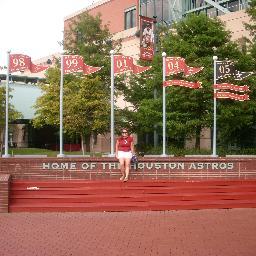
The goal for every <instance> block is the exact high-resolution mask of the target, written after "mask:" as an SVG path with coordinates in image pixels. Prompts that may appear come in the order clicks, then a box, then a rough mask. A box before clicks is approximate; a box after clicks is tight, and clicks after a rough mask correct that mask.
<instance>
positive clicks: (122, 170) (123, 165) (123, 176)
mask: <svg viewBox="0 0 256 256" xmlns="http://www.w3.org/2000/svg"><path fill="white" fill-rule="evenodd" d="M119 164H120V170H121V174H122V177H121V178H120V180H124V178H125V159H124V158H119Z"/></svg>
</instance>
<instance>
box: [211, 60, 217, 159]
mask: <svg viewBox="0 0 256 256" xmlns="http://www.w3.org/2000/svg"><path fill="white" fill-rule="evenodd" d="M217 60H218V57H217V56H213V74H214V79H213V80H214V85H215V84H216V83H217V79H216V62H217ZM213 93H214V95H213V139H212V157H217V153H216V139H217V120H216V114H217V113H216V112H217V100H216V98H215V94H216V93H217V90H216V89H214V90H213Z"/></svg>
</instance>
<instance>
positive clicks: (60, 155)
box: [57, 154, 65, 157]
mask: <svg viewBox="0 0 256 256" xmlns="http://www.w3.org/2000/svg"><path fill="white" fill-rule="evenodd" d="M57 157H65V155H64V154H58V155H57Z"/></svg>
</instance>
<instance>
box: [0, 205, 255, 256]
mask: <svg viewBox="0 0 256 256" xmlns="http://www.w3.org/2000/svg"><path fill="white" fill-rule="evenodd" d="M0 255H1V256H12V255H15V256H30V255H31V256H32V255H33V256H35V255H38V256H41V255H44V256H48V255H49V256H71V255H72V256H80V255H81V256H87V255H88V256H94V255H97V256H98V255H103V256H105V255H106V256H110V255H111V256H117V255H120V256H121V255H122V256H126V255H127V256H128V255H129V256H131V255H134V256H141V255H147V256H148V255H154V256H155V255H160V256H165V255H175V256H179V255H183V256H191V255H192V256H206V255H216V256H220V255H223V256H224V255H225V256H229V255H232V256H243V255H244V256H254V255H256V209H227V210H197V211H193V210H187V211H159V212H156V211H145V212H102V213H99V212H97V213H12V214H0Z"/></svg>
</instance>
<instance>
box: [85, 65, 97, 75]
mask: <svg viewBox="0 0 256 256" xmlns="http://www.w3.org/2000/svg"><path fill="white" fill-rule="evenodd" d="M100 69H101V67H93V66H89V65H87V64H85V63H84V66H83V73H84V74H85V75H90V74H93V73H95V72H97V71H99V70H100Z"/></svg>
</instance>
